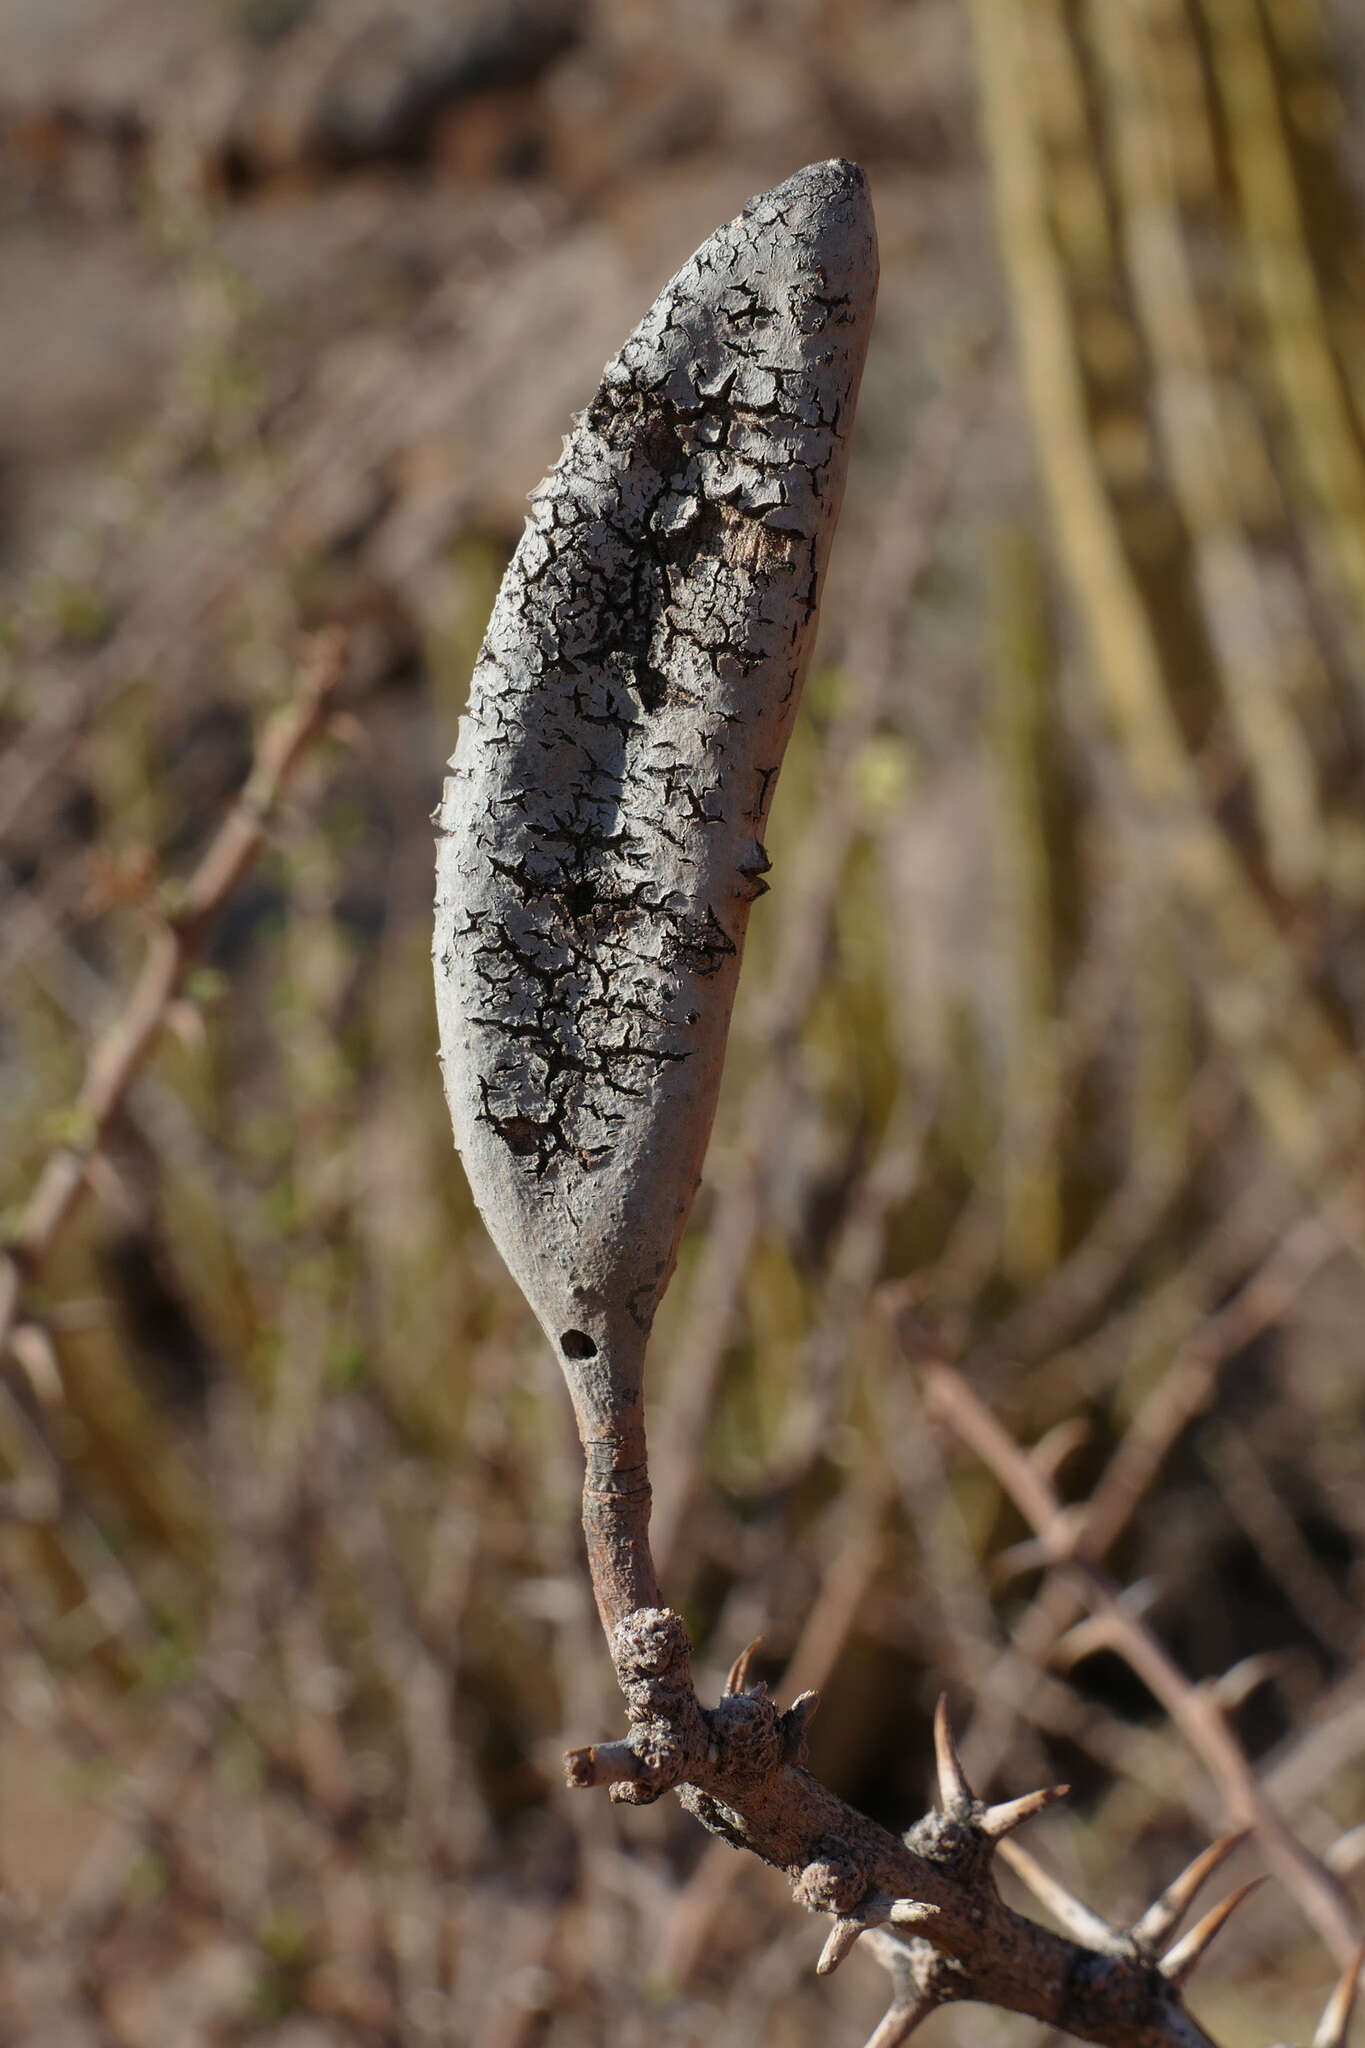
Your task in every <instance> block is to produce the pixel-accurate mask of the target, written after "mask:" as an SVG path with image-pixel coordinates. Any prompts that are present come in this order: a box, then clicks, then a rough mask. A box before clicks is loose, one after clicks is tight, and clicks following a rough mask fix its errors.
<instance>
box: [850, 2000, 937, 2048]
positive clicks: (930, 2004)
mask: <svg viewBox="0 0 1365 2048" xmlns="http://www.w3.org/2000/svg"><path fill="white" fill-rule="evenodd" d="M937 2010H938V2008H937V2005H936V2004H935V2001H934V2000H933V1999H932V1998H919V1999H916V2001H915V2003H914V2004H913V2005H890V2006H888V2007H887V2009H886V2011H885V2013H884V2014H883V2015H882V2018H881V2020H880V2021H879V2022H878V2024H877V2026H876V2027H875V2028H874V2029H873V2031H872V2033H871V2034H870V2035H869V2036H868V2040H867V2048H900V2043H901V2042H902V2041H908V2040H909V2039H910V2036H911V2035H912V2034H913V2033H914V2031H915V2028H916V2027H917V2026H918V2025H919V2023H920V2021H921V2020H927V2019H928V2017H929V2015H930V2013H931V2012H936V2011H937Z"/></svg>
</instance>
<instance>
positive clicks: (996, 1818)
mask: <svg viewBox="0 0 1365 2048" xmlns="http://www.w3.org/2000/svg"><path fill="white" fill-rule="evenodd" d="M1070 1790H1071V1787H1070V1786H1069V1785H1044V1786H1043V1788H1042V1790H1041V1791H1039V1792H1025V1793H1024V1795H1023V1797H1022V1798H1020V1799H1002V1800H1001V1802H1000V1804H999V1805H998V1806H988V1807H987V1808H986V1811H985V1812H984V1813H983V1814H982V1816H981V1818H980V1820H979V1821H978V1822H977V1826H978V1827H979V1828H980V1830H981V1832H982V1834H983V1835H985V1837H986V1839H987V1840H988V1841H991V1842H998V1841H1000V1840H1002V1839H1003V1837H1004V1836H1006V1835H1012V1834H1013V1833H1014V1830H1015V1829H1016V1828H1021V1827H1022V1826H1023V1825H1024V1822H1025V1821H1026V1820H1032V1819H1033V1816H1034V1814H1035V1813H1043V1812H1045V1811H1046V1809H1047V1808H1048V1807H1049V1806H1055V1805H1056V1804H1057V1801H1058V1800H1059V1799H1065V1798H1066V1796H1067V1794H1068V1793H1069V1792H1070Z"/></svg>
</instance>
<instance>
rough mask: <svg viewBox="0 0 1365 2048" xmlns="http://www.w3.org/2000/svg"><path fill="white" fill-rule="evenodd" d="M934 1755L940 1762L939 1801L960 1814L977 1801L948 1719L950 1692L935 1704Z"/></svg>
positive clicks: (946, 1808)
mask: <svg viewBox="0 0 1365 2048" xmlns="http://www.w3.org/2000/svg"><path fill="white" fill-rule="evenodd" d="M934 1755H935V1757H936V1759H937V1762H938V1803H939V1806H940V1808H941V1809H942V1811H943V1812H944V1813H947V1814H951V1815H957V1814H962V1813H965V1812H966V1811H967V1809H968V1808H969V1807H970V1806H972V1805H973V1804H974V1801H973V1796H972V1788H971V1786H970V1785H969V1784H968V1783H967V1774H966V1772H965V1771H964V1770H963V1768H962V1758H961V1757H960V1756H959V1755H958V1753H957V1742H956V1740H955V1739H954V1736H953V1724H952V1722H951V1721H950V1720H949V1719H948V1695H947V1693H946V1692H941V1693H940V1694H939V1696H938V1705H937V1706H936V1707H935V1708H934Z"/></svg>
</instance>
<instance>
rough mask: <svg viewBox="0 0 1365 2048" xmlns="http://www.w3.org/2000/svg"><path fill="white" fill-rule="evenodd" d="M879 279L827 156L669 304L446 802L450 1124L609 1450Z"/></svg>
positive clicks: (708, 1082) (620, 375)
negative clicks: (452, 1125)
mask: <svg viewBox="0 0 1365 2048" xmlns="http://www.w3.org/2000/svg"><path fill="white" fill-rule="evenodd" d="M876 276H877V260H876V241H875V234H874V229H873V223H872V213H871V207H870V205H869V202H868V194H867V183H866V180H865V179H864V177H863V174H862V172H861V171H860V170H858V169H857V168H856V166H854V165H852V164H847V163H841V162H832V163H823V164H813V165H811V166H810V167H809V168H807V169H806V170H804V171H801V172H798V174H797V175H796V176H795V177H793V178H790V179H788V181H787V182H786V183H785V184H783V185H780V186H778V187H777V188H776V189H775V190H774V191H771V192H768V193H764V194H763V195H762V196H761V197H759V198H757V199H755V200H754V201H752V202H751V204H750V205H749V206H747V207H746V208H745V210H744V211H743V213H741V214H740V215H739V216H738V218H737V219H735V220H733V221H731V222H730V223H729V224H728V226H726V227H723V228H721V229H719V230H718V231H717V232H716V233H715V234H714V235H712V236H711V237H710V239H709V240H708V241H706V242H704V243H703V244H702V246H701V248H700V249H699V250H698V251H697V253H696V255H695V256H694V257H693V258H692V260H691V261H690V262H689V263H688V264H686V265H685V266H684V268H683V269H682V270H681V271H680V272H679V273H678V275H677V276H676V277H675V278H674V279H673V281H672V283H671V284H669V285H668V286H667V287H666V288H665V290H664V291H663V292H662V293H661V294H660V296H659V298H658V299H657V300H656V301H655V303H654V305H653V306H652V307H651V308H650V311H649V312H648V313H647V314H646V316H645V318H644V320H643V321H642V322H641V324H640V326H639V327H638V328H637V329H636V331H635V333H634V334H633V335H632V336H631V338H630V340H629V341H628V342H627V343H626V345H625V347H624V348H623V349H622V351H621V353H620V355H619V356H617V358H616V359H615V361H614V362H612V363H611V364H609V366H608V368H607V370H606V372H605V373H604V375H603V379H602V383H601V386H600V388H599V390H598V392H597V395H596V397H595V398H594V399H593V401H592V403H591V404H590V405H589V406H588V408H587V410H586V412H584V413H583V414H581V415H580V417H579V420H578V423H577V425H576V428H575V431H574V432H573V434H572V435H571V436H570V437H569V439H568V440H567V441H566V443H565V446H564V453H563V455H562V456H561V458H560V460H559V462H558V463H557V464H556V465H555V467H554V469H553V470H552V471H551V473H550V475H549V476H548V477H547V478H546V480H545V482H544V483H543V484H542V485H541V486H540V488H539V490H538V491H537V492H536V493H535V495H534V497H533V499H532V511H531V515H530V517H529V519H528V521H527V524H526V531H525V533H524V534H523V536H522V539H521V542H520V545H519V546H518V548H517V551H516V554H515V555H514V557H513V559H512V562H511V565H510V567H509V569H508V571H507V575H506V578H505V579H504V582H503V585H502V589H501V591H500V592H499V594H498V599H497V603H496V605H495V606H494V610H493V616H492V619H491V620H490V622H489V627H488V635H487V639H486V641H485V643H484V646H483V649H482V651H481V653H480V656H479V661H478V666H477V668H476V670H475V673H474V680H473V685H472V689H471V693H470V702H469V709H468V712H467V714H466V716H465V718H464V720H463V721H462V724H461V728H460V739H459V745H458V747H457V748H456V751H455V755H454V757H453V760H452V762H451V768H452V773H451V775H450V777H449V779H448V781H447V783H446V787H445V796H444V800H443V802H442V805H441V808H440V812H439V814H438V816H439V822H440V827H441V833H442V837H441V840H440V845H439V857H438V866H437V913H436V946H435V961H436V988H437V1007H438V1011H439V1016H440V1025H441V1044H442V1059H443V1062H444V1069H445V1082H446V1092H447V1095H448V1098H449V1101H450V1106H451V1113H452V1116H453V1119H454V1125H455V1136H456V1142H457V1144H458V1145H459V1148H460V1151H461V1153H462V1155H463V1158H464V1162H465V1166H466V1169H467V1171H468V1174H469V1179H470V1183H471V1185H472V1187H473V1190H474V1194H475V1198H476V1200H477V1201H478V1204H479V1207H480V1208H481V1210H482V1212H483V1215H484V1218H485V1220H486V1222H487V1224H488V1227H489V1230H490V1232H491V1233H492V1235H493V1238H494V1240H495V1241H496V1243H497V1245H498V1247H499V1250H500V1251H501V1252H502V1255H503V1257H504V1258H505V1259H506V1261H507V1264H508V1266H509V1267H510V1269H511V1271H512V1273H513V1275H514V1277H515V1278H516V1280H517V1281H518V1282H519V1284H520V1285H521V1287H522V1289H523V1291H524V1292H525V1294H526V1297H527V1299H528V1301H529V1302H530V1304H531V1306H532V1308H533V1309H534V1310H535V1313H536V1315H537V1316H538V1317H539V1319H540V1321H541V1323H542V1325H543V1326H544V1329H545V1331H546V1333H547V1335H548V1336H549V1338H550V1341H551V1343H552V1344H553V1346H554V1348H555V1350H556V1352H557V1354H558V1356H559V1358H560V1360H561V1363H562V1364H563V1365H564V1368H565V1371H566V1374H567V1376H568V1379H569V1383H570V1388H571V1391H572V1393H573V1396H574V1401H575V1405H576V1408H577V1411H578V1417H579V1423H580V1427H581V1429H582V1431H583V1435H584V1438H585V1441H586V1442H588V1443H589V1445H590V1446H591V1445H592V1444H594V1443H598V1444H601V1445H603V1447H604V1451H603V1459H602V1460H601V1461H600V1462H602V1463H603V1465H604V1468H605V1467H606V1466H607V1465H611V1466H614V1467H619V1466H620V1464H621V1457H622V1443H621V1438H622V1430H623V1424H624V1420H625V1416H626V1410H627V1409H638V1398H639V1380H640V1366H641V1362H642V1358H643V1351H644V1344H645V1340H646V1338H647V1336H648V1332H649V1327H650V1323H651V1320H652V1318H653V1315H654V1311H655V1308H656V1306H657V1304H658V1301H659V1298H660V1296H661V1294H662V1293H663V1290H664V1287H665V1284H666V1283H667V1280H668V1277H669V1274H670V1272H671V1270H672V1267H673V1261H674V1258H675V1255H676V1252H677V1246H678V1239H679V1236H680V1235H681V1232H682V1227H683V1223H684V1221H685V1219H686V1216H687V1212H688V1209H689V1207H690V1204H691V1201H692V1196H693V1192H694V1190H695V1187H696V1184H697V1179H698V1176H699V1173H700V1170H701V1162H702V1154H703V1152H704V1149H705V1145H706V1139H707V1135H708V1132H709V1130H710V1125H711V1118H712V1115H713V1112H714V1108H715V1099H716V1091H717V1088H718V1085H719V1081H720V1070H721V1061H722V1056H723V1051H724V1044H725V1035H726V1029H727V1026H728V1021H729V1015H730V1006H731V1002H732V999H733V996H734V989H735V980H736V976H737V973H738V968H739V955H740V948H741V945H742V943H743V939H744V930H745V925H746V922H747V919H748V914H749V906H750V904H751V903H752V901H753V900H754V898H755V897H756V896H757V895H759V894H760V893H761V892H762V890H763V889H764V887H765V886H766V885H765V883H764V882H763V880H762V876H763V873H764V870H765V868H766V867H767V859H766V856H765V854H764V851H763V844H762V838H763V827H764V821H765V818H766V816H767V811H768V804H769V800H770V798H771V796H772V792H773V784H774V781H775V778H776V775H777V770H778V766H779V763H780V762H781V759H782V753H783V749H784V747H785V745H786V742H787V738H788V734H789V732H790V729H791V724H792V719H793V716H794V714H795V711H796V705H797V699H798V696H799V692H800V685H801V681H802V677H803V674H804V670H805V667H806V663H807V660H808V657H809V654H810V649H811V644H812V640H813V637H814V630H815V617H816V607H817V603H818V599H819V592H820V584H821V578H822V574H823V571H824V566H825V559H826V555H827V553H828V549H829V544H830V539H831V536H832V532H833V527H834V521H835V518H836V516H837V514H838V510H839V503H840V499H841V496H842V493H843V484H844V469H845V462H846V455H847V443H848V432H849V427H850V424H851V420H852V414H853V405H854V400H855V397H856V393H857V386H858V379H859V376H860V374H861V370H862V364H863V356H864V352H865V350H866V346H867V338H868V331H869V327H870V324H871V314H872V304H873V297H874V293H875V289H876ZM627 1433H629V1434H633V1430H631V1431H628V1432H627Z"/></svg>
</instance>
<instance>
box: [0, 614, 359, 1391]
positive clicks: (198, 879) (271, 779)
mask: <svg viewBox="0 0 1365 2048" xmlns="http://www.w3.org/2000/svg"><path fill="white" fill-rule="evenodd" d="M345 660H346V636H345V634H344V632H343V631H342V629H341V628H340V627H330V628H327V629H326V630H324V631H323V632H321V633H319V634H317V635H316V636H315V638H314V639H313V641H312V642H311V644H310V646H309V649H308V654H307V658H306V660H305V662H304V667H303V673H302V675H301V677H300V680H299V687H298V689H297V691H296V693H295V695H294V697H293V698H292V700H291V701H290V703H289V704H287V705H286V706H285V708H284V709H283V710H282V711H281V712H280V714H279V715H278V717H277V719H276V721H275V722H274V723H273V724H272V725H271V726H270V727H269V728H268V729H267V731H266V734H265V737H264V739H263V740H262V742H261V747H260V752H259V753H258V755H257V758H256V763H255V766H254V768H253V769H252V772H251V775H250V776H249V778H248V780H247V784H246V787H245V789H244V790H243V791H242V793H241V795H240V796H239V797H238V799H237V801H236V802H235V804H234V805H233V806H232V809H231V810H230V811H229V812H228V815H227V817H226V818H225V819H224V820H223V823H222V825H221V826H220V827H219V829H218V831H217V833H216V834H215V835H214V838H213V840H212V843H211V844H210V846H209V848H208V851H207V852H206V853H205V855H204V857H203V859H202V860H201V861H200V863H199V865H198V867H197V868H196V869H195V871H194V873H193V874H192V875H191V876H190V879H189V880H188V882H186V883H185V884H184V885H183V887H182V888H179V889H177V890H175V891H174V892H173V894H172V896H171V898H170V900H169V901H168V903H167V905H166V912H165V916H164V919H163V921H162V922H161V923H160V924H159V925H158V926H157V928H156V929H155V930H154V932H153V934H152V938H151V941H150V944H149V945H148V948H147V955H146V958H145V959H144V961H143V964H142V971H141V973H140V975H139V976H138V979H137V982H136V984H135V985H134V987H133V990H132V993H131V995H130V996H129V998H128V1002H127V1005H126V1007H125V1008H124V1010H123V1012H122V1014H121V1015H120V1016H119V1017H118V1018H117V1019H116V1020H115V1022H114V1024H113V1025H112V1027H111V1028H110V1030H109V1031H108V1032H107V1033H106V1034H105V1036H104V1037H103V1038H102V1039H101V1040H100V1041H99V1043H98V1044H97V1045H96V1047H95V1049H94V1051H93V1052H92V1053H91V1055H90V1061H89V1065H88V1066H87V1068H86V1073H85V1079H84V1081H83V1082H82V1084H81V1088H80V1092H79V1094H78V1095H77V1097H76V1100H75V1103H74V1105H73V1121H74V1123H75V1125H76V1127H77V1129H78V1130H79V1131H80V1133H81V1136H82V1141H83V1142H82V1143H81V1144H80V1145H79V1146H63V1147H62V1148H61V1149H60V1150H58V1151H55V1152H53V1153H52V1154H51V1156H50V1157H49V1159H48V1160H47V1163H46V1165H45V1166H44V1167H43V1169H42V1171H41V1173H40V1174H39V1176H38V1180H37V1183H36V1185H35V1186H34V1189H33V1192H32V1194H31V1195H30V1196H29V1199H28V1201H27V1203H26V1204H25V1206H24V1210H23V1213H22V1215H21V1216H20V1218H19V1222H18V1226H17V1228H16V1229H15V1231H14V1233H13V1236H12V1238H11V1241H10V1246H9V1249H8V1251H7V1252H6V1253H5V1254H4V1255H3V1257H0V1355H3V1353H4V1351H5V1350H6V1349H7V1348H8V1345H9V1340H10V1337H11V1334H12V1332H13V1330H14V1327H15V1324H16V1322H17V1321H18V1318H19V1310H20V1304H21V1301H22V1297H23V1290H24V1286H25V1283H26V1281H27V1279H28V1278H29V1276H30V1275H31V1274H32V1273H33V1272H34V1271H36V1269H37V1267H38V1266H39V1265H40V1264H41V1262H42V1260H43V1259H44V1258H45V1256H46V1255H47V1253H48V1251H49V1250H50V1248H51V1246H52V1243H53V1241H54V1239H55V1238H56V1235H57V1232H58V1231H59V1230H60V1228H61V1226H62V1224H63V1223H64V1222H65V1220H66V1218H67V1216H68V1215H69V1214H70V1213H71V1210H72V1208H73V1207H74V1206H75V1204H76V1202H77V1201H78V1199H79V1198H80V1195H81V1193H82V1192H83V1190H84V1189H85V1187H86V1185H87V1182H88V1177H89V1173H90V1167H91V1161H92V1159H93V1158H94V1157H95V1156H96V1154H97V1153H98V1152H99V1150H100V1147H101V1146H102V1145H103V1143H104V1141H105V1138H106V1137H107V1135H108V1132H109V1128H110V1125H111V1124H112V1123H113V1120H114V1118H115V1117H116V1116H117V1114H118V1112H119V1110H120V1108H121V1107H122V1104H123V1101H124V1098H125V1096H126V1095H127V1092H128V1089H129V1086H130V1085H131V1083H132V1081H133V1078H134V1076H135V1075H136V1074H137V1072H138V1070H139V1068H140V1067H141V1066H142V1064H143V1062H144V1061H145V1060H146V1058H147V1057H148V1055H149V1053H150V1052H151V1051H152V1049H153V1047H154V1046H155V1045H156V1043H157V1040H158V1039H159V1038H160V1036H161V1032H162V1030H163V1028H164V1026H165V1022H166V1014H167V1011H168V1010H169V1009H170V1006H171V1004H172V1002H173V1001H174V999H175V997H176V995H177V993H178V992H179V990H180V988H181V986H182V984H183V982H184V979H185V976H186V974H187V973H188V971H189V969H190V967H191V965H192V964H193V961H194V958H195V955H196V953H197V952H198V950H199V948H200V946H201V945H202V944H203V941H204V939H205V937H206V935H207V933H208V931H209V928H210V926H211V925H212V923H213V920H214V918H215V917H216V915H217V913H218V912H219V910H220V909H221V908H222V906H223V904H224V903H225V902H226V901H227V898H228V897H229V896H230V895H231V893H232V891H233V889H234V888H235V887H236V885H237V883H238V882H239V881H240V880H241V878H242V876H243V874H244V873H245V872H246V869H247V868H248V867H249V866H250V864H251V862H252V861H253V860H254V859H255V857H256V855H257V853H258V852H259V851H260V848H261V845H262V842H263V840H264V838H265V833H266V829H267V826H268V824H269V821H270V818H271V815H272V813H273V812H274V809H275V807H276V805H277V803H278V801H279V798H280V795H281V792H282V791H283V789H284V787H285V785H286V783H287V782H288V780H289V777H290V775H291V773H292V772H293V769H294V767H295V764H296V763H297V761H298V760H299V757H300V756H301V754H302V753H303V752H304V750H305V749H306V748H307V746H308V745H309V743H310V741H311V740H312V739H313V738H314V737H315V735H316V734H317V732H318V731H319V729H320V727H321V725H322V722H323V719H324V717H325V716H326V711H327V706H328V701H329V699H330V698H331V697H332V695H333V693H334V692H335V690H336V688H337V685H338V683H339V682H340V680H341V676H342V671H343V669H344V666H345Z"/></svg>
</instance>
